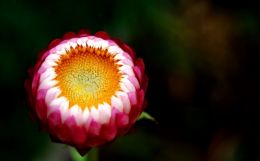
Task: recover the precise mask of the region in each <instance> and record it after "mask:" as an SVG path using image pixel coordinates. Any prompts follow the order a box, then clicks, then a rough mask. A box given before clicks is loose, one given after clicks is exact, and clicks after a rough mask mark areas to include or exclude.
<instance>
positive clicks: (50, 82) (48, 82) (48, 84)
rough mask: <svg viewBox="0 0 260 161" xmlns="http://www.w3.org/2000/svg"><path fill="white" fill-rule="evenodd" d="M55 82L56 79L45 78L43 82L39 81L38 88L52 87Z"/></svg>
mask: <svg viewBox="0 0 260 161" xmlns="http://www.w3.org/2000/svg"><path fill="white" fill-rule="evenodd" d="M57 83H58V81H56V80H49V79H45V80H44V81H43V82H41V84H40V86H39V87H38V90H40V89H48V88H51V87H54V86H55V85H56V84H57Z"/></svg>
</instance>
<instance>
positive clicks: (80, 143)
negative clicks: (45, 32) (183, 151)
mask: <svg viewBox="0 0 260 161" xmlns="http://www.w3.org/2000/svg"><path fill="white" fill-rule="evenodd" d="M29 75H30V78H29V79H28V80H26V81H25V87H26V89H27V93H28V98H29V102H30V105H31V107H32V108H31V109H32V110H31V111H32V112H33V115H34V116H35V118H36V119H37V120H38V122H39V123H40V125H41V128H42V129H43V130H45V131H47V132H48V133H49V135H50V136H51V138H52V139H53V140H54V141H57V142H61V143H65V144H69V145H72V146H74V147H75V148H76V149H77V150H78V151H79V152H80V153H81V154H85V153H86V152H87V151H88V150H89V149H90V148H92V147H97V146H100V145H102V144H105V143H108V142H110V141H112V140H114V139H115V138H116V137H117V136H119V135H123V134H125V133H126V132H127V131H128V130H129V128H130V127H131V126H132V125H133V124H134V122H135V121H136V120H137V118H138V116H139V115H140V114H141V112H142V111H143V109H144V106H145V98H144V97H145V91H146V88H147V76H146V75H145V73H144V63H143V60H142V59H140V58H136V56H135V53H134V51H133V50H132V49H131V48H130V47H129V46H128V45H126V44H124V43H122V42H121V41H120V40H117V39H112V38H110V37H109V35H108V34H107V33H105V32H97V33H95V35H90V34H89V33H88V32H87V31H85V30H81V31H80V32H78V33H77V34H76V33H72V32H69V33H66V34H65V35H64V36H63V38H62V39H55V40H53V41H52V42H51V43H50V44H49V46H48V49H47V50H44V51H42V52H41V53H40V54H39V57H38V61H37V63H36V65H35V66H34V67H33V68H32V69H30V70H29Z"/></svg>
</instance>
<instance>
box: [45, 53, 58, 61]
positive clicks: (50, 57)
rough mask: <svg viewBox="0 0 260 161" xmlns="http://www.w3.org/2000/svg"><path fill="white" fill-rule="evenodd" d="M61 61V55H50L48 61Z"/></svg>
mask: <svg viewBox="0 0 260 161" xmlns="http://www.w3.org/2000/svg"><path fill="white" fill-rule="evenodd" d="M59 59H60V55H58V54H50V55H48V56H47V58H46V60H52V61H54V62H55V61H57V60H59Z"/></svg>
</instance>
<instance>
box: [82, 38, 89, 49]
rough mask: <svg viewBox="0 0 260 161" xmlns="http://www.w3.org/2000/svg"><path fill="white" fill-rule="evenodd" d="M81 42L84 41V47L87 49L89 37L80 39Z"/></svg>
mask: <svg viewBox="0 0 260 161" xmlns="http://www.w3.org/2000/svg"><path fill="white" fill-rule="evenodd" d="M80 40H81V41H82V46H83V47H86V45H87V42H88V38H87V37H82V38H80Z"/></svg>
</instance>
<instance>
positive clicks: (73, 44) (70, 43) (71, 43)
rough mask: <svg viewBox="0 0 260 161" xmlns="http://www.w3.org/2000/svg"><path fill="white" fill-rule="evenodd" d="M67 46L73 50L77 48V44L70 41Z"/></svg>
mask: <svg viewBox="0 0 260 161" xmlns="http://www.w3.org/2000/svg"><path fill="white" fill-rule="evenodd" d="M68 44H69V46H70V47H73V48H74V49H75V48H76V46H77V43H75V42H72V41H69V42H68Z"/></svg>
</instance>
